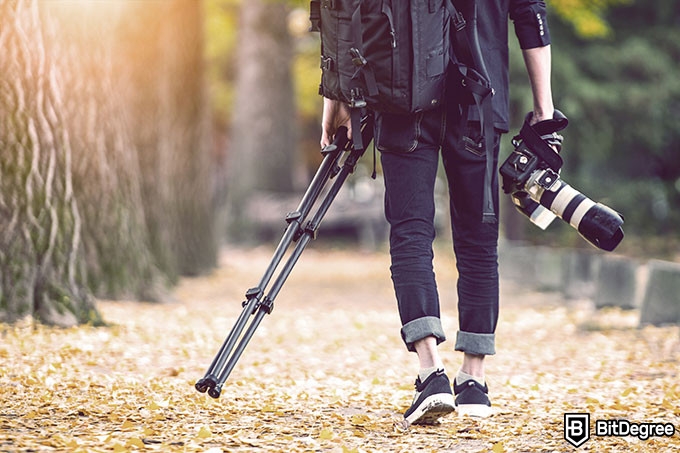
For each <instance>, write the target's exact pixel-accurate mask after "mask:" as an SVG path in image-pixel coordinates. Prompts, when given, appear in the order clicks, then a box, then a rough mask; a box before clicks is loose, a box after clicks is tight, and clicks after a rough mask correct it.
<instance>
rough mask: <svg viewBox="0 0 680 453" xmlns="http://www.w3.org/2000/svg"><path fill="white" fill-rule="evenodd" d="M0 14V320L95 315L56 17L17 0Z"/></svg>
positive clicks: (69, 319)
mask: <svg viewBox="0 0 680 453" xmlns="http://www.w3.org/2000/svg"><path fill="white" fill-rule="evenodd" d="M0 22H1V23H0V48H1V49H2V52H0V109H2V112H1V115H0V116H1V117H2V118H3V120H2V121H0V149H1V150H2V159H0V224H2V229H0V268H1V269H2V281H1V282H0V319H2V320H6V321H13V320H15V319H18V318H20V317H22V316H24V315H27V314H33V315H34V316H35V317H36V318H38V319H40V320H42V321H45V322H48V323H52V324H58V325H64V326H68V325H73V324H76V323H78V322H85V321H94V322H97V321H99V315H98V314H97V312H96V310H95V308H94V303H93V299H92V298H91V296H90V294H89V292H88V291H87V290H86V289H85V285H84V277H85V276H84V275H83V273H82V267H81V264H82V254H81V251H82V250H81V248H80V246H81V241H82V227H83V224H82V218H81V212H80V210H79V207H78V203H77V200H76V198H75V193H74V178H73V173H72V162H73V157H74V155H73V149H72V143H71V141H70V136H69V133H68V130H67V128H66V125H67V120H66V118H65V117H64V115H63V111H64V102H65V101H64V100H65V99H66V97H65V93H64V92H63V90H62V87H61V86H60V85H59V82H60V81H61V80H62V79H63V73H62V71H61V68H60V67H59V66H58V62H59V60H58V58H56V57H57V56H56V55H55V52H54V50H55V49H54V46H53V44H54V38H55V27H54V23H52V22H51V21H50V19H49V18H45V17H44V16H43V15H41V11H40V10H39V8H38V4H37V2H36V1H25V2H23V1H12V0H10V1H5V2H3V3H2V4H0Z"/></svg>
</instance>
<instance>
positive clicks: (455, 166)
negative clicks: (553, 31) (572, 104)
mask: <svg viewBox="0 0 680 453" xmlns="http://www.w3.org/2000/svg"><path fill="white" fill-rule="evenodd" d="M454 3H456V4H457V3H463V2H454ZM508 17H510V19H512V21H513V23H514V29H515V33H516V35H517V38H518V40H519V43H520V47H521V48H522V53H523V57H524V61H525V64H526V68H527V73H528V76H529V80H530V82H531V87H532V92H533V118H532V119H531V122H532V124H533V123H536V122H538V121H542V120H544V119H551V118H552V116H553V111H554V108H553V102H552V93H551V87H550V36H549V32H548V23H547V20H546V11H545V3H544V2H543V1H533V0H496V1H484V2H477V21H476V26H477V32H478V36H479V43H480V48H481V54H482V56H483V58H484V64H485V66H486V69H487V71H488V75H489V79H490V82H491V86H492V87H493V88H494V90H495V94H494V96H493V116H494V118H493V123H494V143H493V156H494V162H493V164H494V172H493V175H494V177H493V180H492V181H491V182H490V183H491V185H492V187H491V194H493V195H492V196H493V204H494V206H495V212H496V213H497V212H498V177H497V171H495V169H496V167H497V165H498V162H497V160H498V150H499V139H500V136H501V134H502V133H505V132H507V131H508V110H509V106H508ZM457 89H459V87H456V86H452V85H449V87H448V91H447V98H446V99H447V100H446V102H444V105H440V106H438V107H437V108H434V109H432V110H427V111H421V112H418V113H413V114H407V115H402V114H388V113H378V112H376V116H375V121H376V126H375V143H376V146H377V148H378V149H379V150H380V151H381V163H382V169H383V174H384V181H385V189H386V194H385V216H386V218H387V220H388V222H389V224H390V227H391V229H390V256H391V262H392V265H391V274H392V280H393V284H394V289H395V294H396V298H397V302H398V307H399V314H400V318H401V322H402V328H401V336H402V339H403V341H404V343H405V345H406V347H407V348H408V350H409V351H414V352H416V354H417V356H418V360H419V365H420V371H419V372H418V377H417V379H416V395H415V398H414V400H413V403H412V405H411V407H410V408H409V409H408V410H407V411H406V413H405V414H404V418H405V420H406V422H407V423H408V424H413V423H423V424H425V423H433V422H435V421H436V420H437V419H438V418H439V417H440V416H442V415H445V414H446V413H449V412H451V411H453V410H454V408H455V409H456V410H458V411H459V412H460V413H461V414H468V415H473V416H487V415H489V414H490V413H491V403H490V401H489V398H488V387H487V385H486V382H485V377H484V376H485V374H484V363H485V357H486V356H487V355H492V354H494V353H495V329H496V324H497V321H498V305H499V304H498V299H499V290H498V254H497V243H498V222H497V221H495V222H488V221H483V220H482V205H483V198H484V191H485V189H486V187H485V173H486V160H487V157H486V154H485V153H484V151H483V150H484V149H485V147H484V144H483V143H482V137H483V134H481V133H480V126H479V121H477V118H478V117H475V116H472V115H474V114H475V113H476V112H475V111H474V109H472V110H471V112H470V113H471V116H470V117H469V118H466V119H462V118H461V111H465V110H462V109H461V106H460V105H459V104H458V102H457V101H455V100H453V98H454V96H455V94H456V90H457ZM340 126H346V127H348V129H350V131H351V125H350V114H349V109H348V107H347V106H346V105H345V104H344V103H342V102H340V101H334V100H330V99H327V98H324V108H323V121H322V128H323V132H322V137H321V146H322V147H323V146H326V145H328V144H329V143H330V142H331V140H332V138H333V136H334V134H335V131H336V130H337V128H338V127H340ZM480 150H481V151H480ZM440 151H441V156H442V159H443V163H444V169H445V172H446V176H447V180H448V188H449V195H450V215H451V225H452V230H453V247H454V253H455V257H456V263H457V268H458V273H459V277H458V282H457V288H458V314H459V330H458V332H457V336H456V342H455V349H456V350H457V351H462V352H463V361H462V365H461V367H460V369H459V371H458V373H457V375H456V377H455V380H454V391H453V393H452V391H451V384H450V382H449V379H448V377H447V375H446V373H445V369H444V364H443V363H442V360H441V358H440V356H439V352H438V349H437V348H438V344H440V343H442V342H443V341H445V339H446V336H445V334H444V331H443V328H442V324H441V321H440V307H439V296H438V293H437V287H436V281H435V275H434V271H433V266H432V259H433V250H432V242H433V240H434V237H435V226H434V211H435V207H434V184H435V178H436V175H437V168H438V163H439V153H440ZM454 395H455V397H454Z"/></svg>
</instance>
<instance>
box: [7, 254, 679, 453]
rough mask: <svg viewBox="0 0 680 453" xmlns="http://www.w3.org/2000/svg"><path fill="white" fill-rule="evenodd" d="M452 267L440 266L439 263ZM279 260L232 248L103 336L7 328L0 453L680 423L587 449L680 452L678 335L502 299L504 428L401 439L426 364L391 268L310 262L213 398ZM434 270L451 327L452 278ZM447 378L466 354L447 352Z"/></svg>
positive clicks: (499, 396)
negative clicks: (267, 274)
mask: <svg viewBox="0 0 680 453" xmlns="http://www.w3.org/2000/svg"><path fill="white" fill-rule="evenodd" d="M444 252H446V251H444ZM270 254H271V249H270V248H267V247H262V248H259V249H255V250H226V251H225V253H224V255H223V258H222V265H221V266H220V268H219V269H218V270H217V271H215V272H214V273H213V274H212V275H210V276H207V277H202V278H196V279H187V280H184V281H182V282H181V284H180V286H179V287H178V288H177V289H176V291H175V292H174V293H173V296H174V298H175V301H174V302H172V303H168V304H164V305H154V304H139V303H131V302H108V301H102V302H101V303H100V307H101V310H102V311H103V314H104V316H105V318H106V320H108V321H109V322H110V323H111V326H110V327H104V328H94V327H88V326H86V327H79V328H74V329H66V330H62V329H53V328H47V327H43V326H34V325H32V324H31V323H30V322H29V321H25V322H23V323H20V324H19V325H14V326H7V325H0V337H1V341H0V452H51V451H74V452H111V451H113V452H126V451H131V452H135V451H163V452H210V453H217V452H229V451H244V452H245V451H281V452H292V451H295V452H297V451H310V452H311V451H331V452H343V453H344V452H362V451H366V452H413V451H433V452H442V451H451V452H458V451H460V452H474V451H493V452H515V451H517V452H519V451H574V448H573V447H572V446H570V445H569V444H568V443H567V442H566V441H565V440H564V439H563V417H564V413H565V412H579V413H580V412H587V413H590V417H591V425H594V421H595V420H596V419H617V418H625V419H627V420H629V421H631V422H636V423H640V422H663V423H673V424H674V425H675V428H676V434H675V436H674V437H672V438H669V437H657V438H653V439H650V440H646V441H642V440H639V439H637V438H635V437H631V436H629V437H624V438H614V437H597V436H594V433H593V434H592V435H591V439H590V440H589V441H588V442H587V443H586V444H585V445H583V446H582V447H581V448H580V449H579V450H581V451H626V452H629V451H648V452H658V451H671V450H674V449H676V450H677V449H679V448H680V433H678V431H680V402H679V398H680V376H679V374H680V366H679V365H680V334H679V328H678V327H677V326H675V327H664V328H655V327H645V328H643V329H639V328H638V327H637V319H638V313H637V312H635V311H631V312H622V311H617V310H608V311H601V312H594V311H593V310H592V309H591V307H590V305H589V304H588V303H587V301H581V302H566V301H563V300H561V298H560V296H559V295H557V294H539V293H532V292H527V291H522V290H518V289H517V287H516V286H515V285H514V284H513V283H511V282H504V283H503V286H502V311H501V320H500V323H499V328H498V332H497V334H498V344H497V346H498V354H497V355H496V356H494V357H491V358H489V360H488V365H487V373H488V383H489V386H490V389H491V394H490V396H491V398H492V402H493V404H494V408H495V414H494V415H493V416H492V417H490V418H489V419H485V420H476V419H469V418H459V417H456V416H449V417H448V418H446V419H443V420H442V422H441V424H439V425H437V426H431V427H419V426H413V427H410V428H408V429H403V427H401V426H400V424H399V423H398V422H399V421H400V420H401V418H402V415H401V414H402V413H403V411H404V410H405V409H406V408H407V407H408V405H409V403H410V402H411V398H412V395H413V381H414V379H415V374H416V372H417V361H416V358H415V356H414V355H413V354H410V353H407V352H406V351H405V349H404V348H403V346H402V344H401V340H400V337H399V320H398V316H397V312H396V308H395V302H394V296H393V292H392V287H391V282H390V279H389V273H388V272H389V271H388V267H389V263H388V258H387V256H386V254H385V253H384V252H379V253H360V252H350V251H334V250H328V249H324V250H322V249H315V248H312V249H309V250H307V251H306V252H305V254H304V255H303V257H302V258H301V260H300V262H299V263H298V265H297V267H296V268H295V270H294V271H293V274H292V275H291V277H290V279H289V281H288V282H287V284H286V285H285V287H284V289H283V291H282V292H281V294H280V295H279V297H278V298H277V300H276V306H275V309H274V312H273V313H272V315H271V316H267V317H266V318H265V319H264V321H263V323H262V324H261V326H260V328H259V329H258V331H257V333H256V335H255V337H254V338H253V340H252V341H251V343H250V345H249V346H248V349H247V350H246V352H245V354H244V355H243V357H242V358H241V360H240V362H239V363H238V365H237V367H236V369H235V370H234V372H233V373H232V376H231V378H230V379H229V381H228V382H227V385H226V386H225V388H224V390H223V392H222V396H221V398H220V399H219V400H213V399H212V398H210V397H208V396H207V395H205V394H200V393H198V392H196V391H195V390H194V387H193V385H194V383H195V382H196V380H197V379H198V378H200V377H202V376H203V374H204V372H205V370H206V368H207V366H208V365H209V363H210V362H211V360H212V358H213V356H214V354H215V352H216V351H217V349H218V347H219V345H220V344H221V343H222V341H223V339H224V337H225V335H226V334H227V332H228V330H229V329H230V328H231V326H232V324H233V322H234V320H235V318H236V316H237V315H238V314H239V313H240V312H241V306H240V302H241V300H242V299H243V295H244V293H245V290H246V289H248V288H249V287H252V286H255V285H256V284H257V282H258V281H259V279H260V277H261V275H262V272H263V271H264V269H265V267H266V265H267V263H268V262H269V259H270ZM445 254H446V253H439V256H440V258H438V259H437V261H436V269H437V275H438V279H439V286H440V292H441V296H442V305H443V311H444V313H445V315H444V317H443V321H444V325H445V328H446V329H447V332H448V333H449V336H450V337H451V338H453V337H454V336H455V330H456V325H457V324H456V323H457V320H456V310H455V286H454V281H455V268H454V267H453V265H452V263H451V262H449V261H448V260H447V259H445V258H443V256H444V255H445ZM441 350H442V354H443V357H444V360H445V363H446V364H447V367H448V370H449V371H450V374H451V375H453V374H455V372H456V370H457V368H458V366H459V364H460V359H461V357H460V355H459V353H456V352H455V351H453V341H448V342H446V343H444V344H443V345H442V348H441Z"/></svg>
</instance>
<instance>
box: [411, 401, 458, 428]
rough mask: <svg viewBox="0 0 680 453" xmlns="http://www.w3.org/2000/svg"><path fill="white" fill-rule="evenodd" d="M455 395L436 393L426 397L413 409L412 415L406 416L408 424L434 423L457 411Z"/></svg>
mask: <svg viewBox="0 0 680 453" xmlns="http://www.w3.org/2000/svg"><path fill="white" fill-rule="evenodd" d="M455 410H456V408H455V402H454V399H453V395H449V394H446V393H441V394H436V395H432V396H429V397H427V398H425V401H423V402H422V404H421V405H420V406H419V407H418V409H416V410H415V411H413V413H412V414H411V415H409V416H408V417H406V418H404V420H405V421H406V423H408V425H409V426H410V425H414V424H415V425H432V424H434V423H436V422H437V420H439V419H440V418H441V417H443V416H445V415H447V414H450V413H451V412H453V411H455Z"/></svg>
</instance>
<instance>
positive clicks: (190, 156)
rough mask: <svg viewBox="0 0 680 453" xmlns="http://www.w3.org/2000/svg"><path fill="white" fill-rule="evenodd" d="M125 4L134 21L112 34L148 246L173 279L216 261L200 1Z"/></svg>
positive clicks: (155, 1)
mask: <svg viewBox="0 0 680 453" xmlns="http://www.w3.org/2000/svg"><path fill="white" fill-rule="evenodd" d="M132 8H133V11H132V13H133V14H132V16H133V17H137V19H136V20H134V21H128V22H126V23H125V24H123V26H122V27H121V29H120V32H119V33H118V37H119V46H118V49H117V50H118V52H119V55H118V63H119V64H120V67H119V72H120V75H121V77H122V78H123V79H125V80H127V88H128V89H127V90H126V91H125V92H124V93H123V97H124V98H125V99H126V100H127V105H128V109H129V115H128V117H127V119H128V122H129V128H130V129H131V130H132V131H133V136H134V142H135V143H136V144H137V146H138V147H139V162H140V165H141V167H142V172H143V174H144V175H145V177H144V179H143V180H142V181H141V182H142V188H143V195H144V205H145V208H146V211H145V212H146V219H147V222H148V225H149V229H150V233H151V238H152V249H153V252H154V255H155V257H156V260H157V262H158V263H159V265H160V266H161V268H162V269H163V271H164V272H165V273H166V274H167V275H169V276H170V277H171V278H172V279H175V278H176V277H177V275H178V274H183V275H186V274H191V275H194V274H198V273H202V272H205V271H206V270H208V269H211V268H212V267H214V266H215V263H216V261H217V238H216V230H215V224H214V219H215V214H214V212H215V208H216V207H215V206H213V196H212V185H211V181H212V180H213V175H212V173H211V162H210V157H211V155H210V129H209V124H210V119H209V116H208V110H207V106H208V103H207V95H206V92H205V80H204V79H205V74H204V61H203V50H202V49H203V28H202V26H203V25H202V10H201V2H197V1H195V0H151V1H146V2H140V3H137V4H133V6H132Z"/></svg>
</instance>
